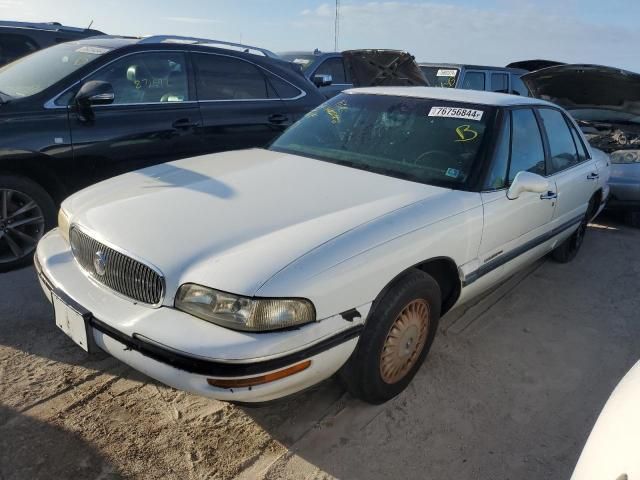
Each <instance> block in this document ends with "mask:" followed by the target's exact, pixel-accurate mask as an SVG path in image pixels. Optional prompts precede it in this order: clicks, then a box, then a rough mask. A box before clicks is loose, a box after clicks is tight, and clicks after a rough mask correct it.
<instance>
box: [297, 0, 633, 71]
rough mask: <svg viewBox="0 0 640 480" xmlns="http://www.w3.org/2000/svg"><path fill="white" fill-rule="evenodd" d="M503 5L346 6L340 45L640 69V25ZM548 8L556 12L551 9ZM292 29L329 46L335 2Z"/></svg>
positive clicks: (546, 3)
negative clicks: (639, 53)
mask: <svg viewBox="0 0 640 480" xmlns="http://www.w3.org/2000/svg"><path fill="white" fill-rule="evenodd" d="M571 3H573V2H571ZM500 5H501V7H502V8H500V9H493V10H492V9H487V8H482V9H481V8H477V7H467V6H461V5H446V4H444V3H435V2H428V3H427V2H424V3H411V2H407V1H389V2H369V3H366V4H346V5H344V6H342V7H341V9H340V45H339V47H340V49H349V48H395V49H402V50H407V51H409V52H411V53H412V54H414V55H415V56H416V58H417V59H418V60H422V61H435V62H459V63H480V64H489V65H506V64H507V63H509V62H511V61H514V60H523V59H532V58H546V59H552V60H559V61H565V62H572V63H573V62H575V63H578V62H580V63H601V64H605V65H615V66H619V67H623V68H629V69H640V61H639V60H638V59H637V54H636V52H634V51H633V46H635V45H639V44H640V29H634V30H631V29H627V28H622V27H613V26H602V25H593V24H589V23H586V22H584V21H581V20H579V19H578V15H575V14H573V15H572V14H571V12H572V9H573V8H574V6H572V5H571V4H567V5H565V7H563V8H562V9H559V8H555V7H554V5H555V3H554V2H553V0H543V1H541V2H537V3H531V2H529V1H526V0H525V1H511V2H509V3H507V2H504V3H503V2H500ZM574 5H575V8H579V5H578V4H574ZM550 11H555V12H557V13H556V14H555V15H554V14H549V13H546V12H550ZM574 13H575V11H574ZM294 26H295V27H298V28H300V29H304V32H305V37H306V38H309V39H312V40H311V41H312V42H313V41H315V42H316V45H313V44H312V45H309V47H310V48H311V47H315V46H319V47H320V48H323V47H324V48H325V49H327V50H328V49H330V48H331V45H332V44H333V10H332V9H331V7H330V5H329V4H322V5H320V6H319V7H318V8H316V9H315V10H311V11H307V13H305V14H304V15H302V14H301V15H300V16H299V19H298V20H297V21H296V22H295V23H294Z"/></svg>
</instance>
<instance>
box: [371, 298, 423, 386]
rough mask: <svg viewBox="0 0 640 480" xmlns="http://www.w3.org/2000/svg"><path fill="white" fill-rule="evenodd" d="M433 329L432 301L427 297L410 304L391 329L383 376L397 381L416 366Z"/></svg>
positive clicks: (382, 362) (383, 355)
mask: <svg viewBox="0 0 640 480" xmlns="http://www.w3.org/2000/svg"><path fill="white" fill-rule="evenodd" d="M428 331H429V304H428V303H427V301H426V300H424V299H421V298H420V299H416V300H413V301H411V302H410V303H408V304H407V305H406V306H405V307H404V308H403V309H402V311H401V312H400V313H399V314H398V316H397V317H396V319H395V321H394V322H393V324H392V325H391V328H390V329H389V333H388V334H387V338H386V340H385V342H384V346H383V347H382V353H381V354H380V375H381V376H382V380H384V382H385V383H389V384H392V383H396V382H398V381H400V380H402V379H403V378H404V376H405V375H406V374H407V373H408V372H409V371H410V370H411V368H413V366H414V365H415V364H416V362H417V361H418V358H419V357H420V353H422V350H423V349H424V345H425V343H426V340H427V332H428Z"/></svg>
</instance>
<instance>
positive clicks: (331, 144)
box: [271, 93, 495, 188]
mask: <svg viewBox="0 0 640 480" xmlns="http://www.w3.org/2000/svg"><path fill="white" fill-rule="evenodd" d="M494 115H495V109H494V108H493V107H489V106H486V105H482V106H478V105H471V104H464V103H457V102H448V101H442V100H431V99H418V98H408V97H396V96H390V95H364V94H344V93H343V94H340V95H338V96H337V97H334V98H333V99H332V100H329V101H328V102H326V103H324V104H323V105H321V106H320V107H318V108H316V109H315V110H313V111H311V112H310V113H308V114H307V115H306V116H305V117H304V118H303V119H302V120H300V121H299V122H297V123H296V124H294V125H293V126H292V127H290V128H289V129H288V130H287V131H285V132H284V133H283V134H282V135H281V136H280V137H279V138H278V140H276V141H275V142H274V143H273V145H272V146H271V149H273V150H277V151H283V152H287V153H293V154H297V155H301V156H306V157H311V158H315V159H318V160H323V161H327V162H331V163H336V164H340V165H344V166H347V167H352V168H358V169H361V170H367V171H370V172H375V173H379V174H382V175H387V176H391V177H397V178H403V179H407V180H411V181H415V182H420V183H426V184H433V185H441V186H446V187H448V188H464V185H465V184H467V182H468V181H469V180H470V178H471V177H472V174H473V172H474V171H475V167H476V165H477V162H478V161H479V160H478V159H479V158H480V157H481V155H482V153H483V151H484V148H485V146H484V145H485V143H486V138H485V137H487V135H486V133H485V132H486V129H487V125H488V124H490V122H491V119H492V118H493V116H494Z"/></svg>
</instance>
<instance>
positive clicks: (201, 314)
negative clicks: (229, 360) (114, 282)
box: [175, 283, 316, 332]
mask: <svg viewBox="0 0 640 480" xmlns="http://www.w3.org/2000/svg"><path fill="white" fill-rule="evenodd" d="M175 307H176V308H177V309H178V310H182V311H183V312H186V313H190V314H191V315H194V316H196V317H198V318H201V319H203V320H206V321H207V322H211V323H215V324H216V325H220V326H222V327H227V328H230V329H232V330H243V331H249V332H264V331H269V330H278V329H281V328H287V327H293V326H296V325H303V324H305V323H309V322H313V321H314V320H315V316H316V314H315V309H314V307H313V304H312V303H311V302H310V301H308V300H304V299H285V298H247V297H241V296H238V295H233V294H231V293H226V292H220V291H218V290H214V289H212V288H207V287H203V286H201V285H196V284H194V283H187V284H184V285H182V286H181V287H180V289H179V290H178V294H177V295H176V300H175Z"/></svg>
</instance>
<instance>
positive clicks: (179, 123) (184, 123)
mask: <svg viewBox="0 0 640 480" xmlns="http://www.w3.org/2000/svg"><path fill="white" fill-rule="evenodd" d="M199 125H200V124H199V123H198V122H192V121H191V120H189V119H188V118H181V119H180V120H176V121H175V122H173V124H172V126H173V128H194V127H198V126H199Z"/></svg>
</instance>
